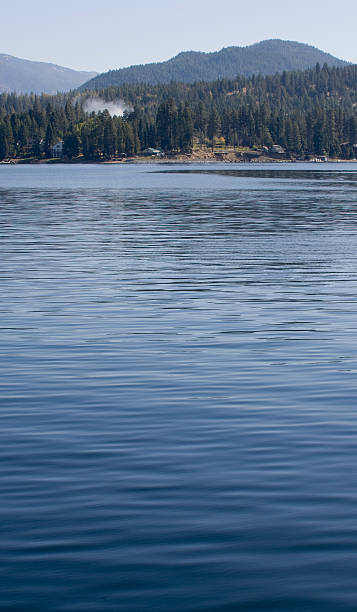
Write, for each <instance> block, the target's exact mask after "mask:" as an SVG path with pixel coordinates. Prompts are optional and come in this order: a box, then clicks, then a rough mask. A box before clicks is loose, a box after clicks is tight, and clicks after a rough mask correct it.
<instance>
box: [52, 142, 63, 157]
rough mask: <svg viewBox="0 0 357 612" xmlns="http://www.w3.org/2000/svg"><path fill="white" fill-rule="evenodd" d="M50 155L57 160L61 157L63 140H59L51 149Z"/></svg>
mask: <svg viewBox="0 0 357 612" xmlns="http://www.w3.org/2000/svg"><path fill="white" fill-rule="evenodd" d="M51 155H52V157H55V158H57V159H58V158H60V157H63V140H59V141H58V142H56V144H54V145H53V146H52V147H51Z"/></svg>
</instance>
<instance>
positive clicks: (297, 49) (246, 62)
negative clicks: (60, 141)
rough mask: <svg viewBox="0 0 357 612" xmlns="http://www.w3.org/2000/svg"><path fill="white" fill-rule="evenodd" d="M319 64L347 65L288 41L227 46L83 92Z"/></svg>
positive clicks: (101, 78)
mask: <svg viewBox="0 0 357 612" xmlns="http://www.w3.org/2000/svg"><path fill="white" fill-rule="evenodd" d="M317 63H320V64H321V65H323V64H324V63H327V64H328V65H329V66H343V65H346V64H347V62H345V61H343V60H340V59H338V58H336V57H333V55H330V54H329V53H325V52H324V51H320V49H317V48H316V47H311V46H310V45H305V44H303V43H299V42H291V41H287V40H278V39H274V40H264V41H262V42H259V43H256V44H254V45H250V46H248V47H226V48H225V49H222V50H221V51H215V52H213V53H202V52H200V51H184V52H182V53H179V54H178V55H176V57H173V58H172V59H169V60H168V61H166V62H160V63H154V64H141V65H138V66H131V67H129V68H121V69H119V70H110V71H109V72H105V73H103V74H99V75H98V76H96V77H95V78H94V79H91V80H90V81H88V82H87V83H85V84H84V85H82V86H81V89H82V90H83V89H103V88H105V87H112V86H114V87H115V86H118V85H123V84H125V83H149V84H152V85H156V84H159V83H169V82H171V81H181V82H184V83H193V82H195V81H213V80H215V79H222V78H234V77H235V76H237V74H240V75H243V76H247V77H249V76H252V75H253V74H259V73H261V74H263V75H267V74H275V73H276V72H283V71H284V70H287V71H289V70H305V69H306V68H311V67H312V66H315V65H316V64H317Z"/></svg>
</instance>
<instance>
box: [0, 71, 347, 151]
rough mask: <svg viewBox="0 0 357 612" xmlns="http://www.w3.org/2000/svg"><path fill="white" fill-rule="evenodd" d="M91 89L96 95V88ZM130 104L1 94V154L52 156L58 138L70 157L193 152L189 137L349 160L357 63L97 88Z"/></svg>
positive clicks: (209, 142)
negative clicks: (117, 108)
mask: <svg viewBox="0 0 357 612" xmlns="http://www.w3.org/2000/svg"><path fill="white" fill-rule="evenodd" d="M91 95H96V94H95V93H92V94H91ZM97 95H100V96H101V97H102V98H104V99H106V100H107V101H113V100H117V99H121V100H123V101H124V102H125V103H126V104H127V105H128V106H129V107H131V108H132V109H133V110H132V111H131V112H127V113H125V114H124V116H123V117H119V116H114V117H111V116H110V114H109V112H108V111H106V110H105V111H103V112H100V113H91V114H88V113H85V112H84V110H83V106H82V104H81V100H80V98H79V97H78V95H77V94H75V93H70V94H57V95H55V96H47V95H42V96H35V95H31V96H28V95H27V96H16V95H15V94H2V95H0V159H4V158H8V157H25V158H26V157H27V158H30V157H35V158H39V159H40V158H44V157H46V156H47V157H49V156H51V147H52V146H53V144H55V143H56V142H57V141H58V140H59V139H63V141H64V154H65V155H66V156H67V157H68V159H73V158H76V157H78V156H79V155H83V156H84V158H85V159H89V160H105V159H111V158H113V157H114V156H116V155H120V154H126V155H129V156H130V155H135V154H138V153H140V152H141V151H143V150H145V149H146V148H147V147H154V148H158V147H159V148H161V149H162V150H163V151H166V152H190V151H191V150H192V147H193V144H194V143H196V144H197V145H198V144H200V143H201V144H205V145H208V146H211V145H212V146H213V145H214V143H215V142H217V140H218V139H219V141H220V142H221V143H224V144H225V145H227V146H231V147H263V146H264V147H271V146H272V145H273V144H279V145H281V146H282V147H283V148H284V149H286V150H287V151H289V152H290V153H292V154H294V155H296V156H298V157H300V158H302V159H303V158H304V156H305V155H309V154H315V155H329V156H331V157H343V158H352V157H354V155H355V150H356V149H355V148H354V146H353V145H355V144H356V143H357V66H354V65H348V66H346V67H343V68H337V67H329V66H327V65H324V66H322V67H321V66H320V65H319V64H317V65H316V66H315V67H314V68H312V69H309V70H306V71H304V72H283V73H282V74H275V75H268V76H265V77H264V76H262V75H258V76H255V75H253V76H252V77H250V78H246V77H243V76H238V77H236V78H235V79H222V80H218V81H213V82H211V83H205V82H200V83H194V84H185V83H169V84H160V85H154V86H153V85H146V84H140V83H139V84H132V85H131V84H125V85H123V86H121V87H111V88H108V89H105V90H102V91H100V92H97Z"/></svg>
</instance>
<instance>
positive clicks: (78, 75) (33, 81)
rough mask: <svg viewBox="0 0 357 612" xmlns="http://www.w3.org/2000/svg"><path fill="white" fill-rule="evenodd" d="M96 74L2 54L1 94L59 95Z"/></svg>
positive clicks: (0, 55)
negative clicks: (12, 92) (57, 93)
mask: <svg viewBox="0 0 357 612" xmlns="http://www.w3.org/2000/svg"><path fill="white" fill-rule="evenodd" d="M96 74H98V73H97V72H84V71H83V72H82V71H78V70H71V69H70V68H63V67H62V66H57V65H56V64H47V63H46V62H32V61H30V60H25V59H20V58H18V57H13V56H12V55H6V54H3V53H0V93H1V92H11V91H15V92H16V93H30V92H34V93H51V94H52V93H56V92H57V91H68V90H70V89H76V88H77V87H79V86H80V85H82V83H84V82H86V81H88V79H91V78H92V77H94V76H95V75H96Z"/></svg>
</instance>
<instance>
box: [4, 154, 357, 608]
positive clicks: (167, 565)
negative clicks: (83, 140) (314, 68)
mask: <svg viewBox="0 0 357 612" xmlns="http://www.w3.org/2000/svg"><path fill="white" fill-rule="evenodd" d="M356 222H357V164H356V165H354V164H336V165H328V164H326V165H323V164H321V165H317V164H312V165H303V164H299V165H271V166H259V167H257V166H252V165H251V166H243V165H214V164H212V165H197V166H168V165H160V166H153V165H151V166H144V165H141V166H139V165H137V166H130V165H126V166H62V167H61V166H53V167H50V166H47V167H45V166H42V167H40V166H32V167H31V166H22V167H20V166H18V167H8V166H0V258H1V259H0V262H1V264H0V269H1V285H0V296H1V305H0V309H1V315H0V327H1V344H0V367H1V384H0V391H1V410H0V418H1V427H0V496H1V497H0V501H1V503H0V519H1V520H0V528H1V550H0V576H1V586H0V609H1V610H9V611H15V610H16V611H27V610H29V611H30V610H31V611H36V612H37V611H45V610H46V611H47V610H49V611H52V610H53V611H57V610H58V611H69V612H75V611H83V612H87V611H105V612H106V611H109V610H110V611H112V610H115V611H117V610H121V611H135V612H136V611H148V610H153V611H160V612H161V611H162V612H168V611H170V612H171V611H188V612H191V611H192V612H193V611H195V612H196V611H197V612H198V611H204V610H207V611H211V612H212V611H217V612H218V611H221V610H222V611H224V612H226V611H234V610H237V611H239V612H295V611H299V612H302V611H304V612H310V611H314V612H317V611H319V612H320V611H321V612H336V611H351V612H352V611H355V610H356V609H357V578H356V575H357V401H356V397H357V377H356V373H357V226H356Z"/></svg>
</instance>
